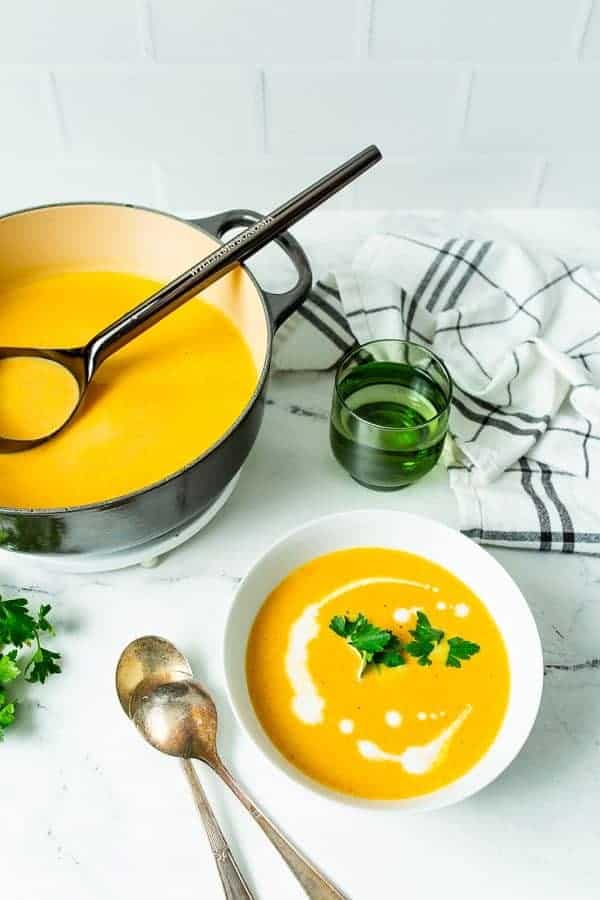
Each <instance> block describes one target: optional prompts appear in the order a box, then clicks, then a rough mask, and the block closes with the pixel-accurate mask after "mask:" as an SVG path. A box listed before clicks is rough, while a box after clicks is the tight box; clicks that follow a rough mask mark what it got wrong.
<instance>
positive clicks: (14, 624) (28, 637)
mask: <svg viewBox="0 0 600 900" xmlns="http://www.w3.org/2000/svg"><path fill="white" fill-rule="evenodd" d="M49 612H50V606H49V605H48V604H44V605H42V606H40V608H39V610H38V614H37V616H35V617H34V616H33V615H31V613H30V612H29V609H28V606H27V600H25V599H23V598H22V597H19V598H16V599H13V600H2V598H1V597H0V741H1V740H2V738H3V737H4V731H5V729H6V728H7V727H8V726H9V725H12V723H13V722H14V720H15V716H16V703H15V701H14V700H11V699H10V698H9V697H8V695H7V693H6V690H5V688H6V686H7V685H8V684H10V683H11V682H13V681H15V680H16V679H17V678H20V677H23V678H24V679H25V680H26V681H30V682H40V683H41V684H43V683H44V682H45V681H46V679H47V678H48V676H49V675H53V674H55V673H57V672H60V666H59V665H58V660H59V659H60V653H54V652H53V651H52V650H48V649H46V647H42V644H41V641H40V635H41V634H42V633H45V634H47V635H50V636H52V635H54V629H53V627H52V625H51V624H50V622H49V621H48V613H49ZM32 644H34V645H35V649H34V651H33V653H32V654H31V656H30V657H29V659H28V660H26V661H25V662H24V664H23V662H22V660H21V658H19V651H21V650H23V648H25V647H30V646H31V645H32Z"/></svg>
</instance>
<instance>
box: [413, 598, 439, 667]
mask: <svg viewBox="0 0 600 900" xmlns="http://www.w3.org/2000/svg"><path fill="white" fill-rule="evenodd" d="M409 634H410V635H411V637H412V638H413V640H412V641H411V642H410V644H407V645H406V652H407V653H410V655H411V656H415V657H416V658H417V661H418V663H419V665H420V666H430V665H431V659H430V658H429V657H430V656H431V654H432V653H433V651H434V649H435V647H436V645H437V644H439V642H440V641H441V640H443V637H444V632H443V631H440V629H439V628H433V627H432V626H431V622H430V621H429V619H428V618H427V616H426V615H425V613H424V612H421V610H419V611H418V613H417V627H416V628H414V629H413V630H412V631H410V632H409Z"/></svg>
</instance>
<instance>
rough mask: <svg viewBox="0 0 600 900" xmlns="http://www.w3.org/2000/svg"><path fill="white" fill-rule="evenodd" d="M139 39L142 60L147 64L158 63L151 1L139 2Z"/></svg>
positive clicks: (142, 0) (143, 0) (140, 0)
mask: <svg viewBox="0 0 600 900" xmlns="http://www.w3.org/2000/svg"><path fill="white" fill-rule="evenodd" d="M136 6H137V22H138V38H139V42H140V49H141V53H142V58H143V59H144V60H145V61H146V62H155V61H156V48H155V46H154V31H153V28H152V10H151V9H150V3H149V0H137V2H136Z"/></svg>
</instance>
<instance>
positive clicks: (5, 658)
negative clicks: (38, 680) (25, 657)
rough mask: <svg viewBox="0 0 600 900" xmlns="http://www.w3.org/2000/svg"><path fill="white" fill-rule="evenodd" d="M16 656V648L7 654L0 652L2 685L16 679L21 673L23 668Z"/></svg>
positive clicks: (0, 682) (0, 678) (0, 683)
mask: <svg viewBox="0 0 600 900" xmlns="http://www.w3.org/2000/svg"><path fill="white" fill-rule="evenodd" d="M16 656H17V652H16V650H12V651H11V652H10V653H6V654H2V653H0V686H1V685H3V684H8V682H9V681H14V680H15V678H18V677H19V675H20V674H21V670H20V668H19V667H18V665H17V663H16V661H15V660H16ZM0 696H1V695H0Z"/></svg>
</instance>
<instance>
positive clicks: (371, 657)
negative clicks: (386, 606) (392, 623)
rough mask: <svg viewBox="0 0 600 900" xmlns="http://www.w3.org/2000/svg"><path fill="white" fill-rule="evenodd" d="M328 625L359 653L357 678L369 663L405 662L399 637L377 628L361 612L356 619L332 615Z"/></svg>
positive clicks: (394, 663) (394, 664)
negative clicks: (359, 661)
mask: <svg viewBox="0 0 600 900" xmlns="http://www.w3.org/2000/svg"><path fill="white" fill-rule="evenodd" d="M329 627H330V628H331V630H332V631H334V632H335V634H337V635H339V637H342V638H344V639H345V640H346V641H347V642H348V643H349V644H350V646H351V647H352V649H353V650H356V652H357V653H358V654H359V656H360V659H361V666H360V671H359V673H358V677H359V678H361V677H362V675H363V673H364V671H365V669H366V667H367V666H368V665H369V664H370V663H373V664H374V665H382V666H388V668H395V667H396V666H403V665H404V664H405V662H406V660H405V659H404V657H403V656H402V643H401V642H400V639H399V638H398V637H397V636H396V635H395V634H393V633H392V632H391V631H388V629H386V628H377V626H376V625H373V624H372V623H371V622H369V620H368V619H367V618H366V616H363V614H362V613H359V614H358V615H357V617H356V619H350V618H349V617H348V616H334V617H333V619H332V620H331V622H330V623H329Z"/></svg>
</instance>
